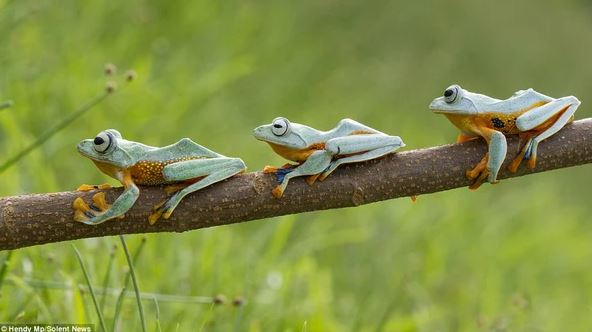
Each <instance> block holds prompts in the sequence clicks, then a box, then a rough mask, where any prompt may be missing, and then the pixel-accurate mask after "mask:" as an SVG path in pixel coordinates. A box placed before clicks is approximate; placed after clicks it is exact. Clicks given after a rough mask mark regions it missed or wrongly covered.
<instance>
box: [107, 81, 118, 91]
mask: <svg viewBox="0 0 592 332" xmlns="http://www.w3.org/2000/svg"><path fill="white" fill-rule="evenodd" d="M116 89H117V83H115V81H109V82H107V84H105V91H106V92H107V93H113V92H115V90H116Z"/></svg>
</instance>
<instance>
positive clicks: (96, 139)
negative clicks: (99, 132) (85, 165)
mask: <svg viewBox="0 0 592 332" xmlns="http://www.w3.org/2000/svg"><path fill="white" fill-rule="evenodd" d="M94 142H95V145H101V144H103V143H105V140H104V139H103V138H102V137H99V136H97V137H95V141H94Z"/></svg>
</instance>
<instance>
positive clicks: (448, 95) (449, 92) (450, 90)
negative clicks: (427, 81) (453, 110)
mask: <svg viewBox="0 0 592 332" xmlns="http://www.w3.org/2000/svg"><path fill="white" fill-rule="evenodd" d="M453 93H454V91H452V89H448V90H446V91H444V97H450V96H452V94H453Z"/></svg>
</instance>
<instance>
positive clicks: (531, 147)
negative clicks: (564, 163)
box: [510, 96, 580, 172]
mask: <svg viewBox="0 0 592 332" xmlns="http://www.w3.org/2000/svg"><path fill="white" fill-rule="evenodd" d="M578 106H580V101H579V100H578V99H577V98H576V97H574V96H569V97H563V98H559V99H555V100H553V101H551V102H549V103H547V104H544V105H543V106H540V107H537V108H534V109H532V110H530V111H528V112H526V113H524V114H522V115H521V116H519V117H518V119H516V126H517V127H518V129H519V130H520V131H522V132H525V131H534V136H532V138H530V139H529V141H528V142H527V144H526V146H525V147H524V149H523V150H522V151H520V154H519V155H518V156H517V157H516V159H514V161H513V162H512V164H511V165H510V171H512V172H515V171H516V170H517V169H518V166H519V165H520V162H521V161H522V159H525V160H528V167H529V168H530V169H533V168H534V167H535V166H536V156H537V148H538V144H539V143H540V142H541V141H543V140H544V139H546V138H548V137H550V136H551V135H553V134H555V133H556V132H558V131H559V130H561V128H563V127H564V126H565V125H566V124H567V123H568V122H570V121H571V119H572V117H573V114H574V113H575V111H576V110H577V108H578Z"/></svg>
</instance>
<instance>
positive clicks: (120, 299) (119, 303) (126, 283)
mask: <svg viewBox="0 0 592 332" xmlns="http://www.w3.org/2000/svg"><path fill="white" fill-rule="evenodd" d="M145 239H146V238H144V239H142V242H141V243H140V246H139V247H138V249H136V252H135V253H134V259H133V260H132V261H133V263H134V265H135V264H136V262H137V261H138V258H139V257H140V254H141V253H142V249H143V248H144V244H145V243H146V241H145ZM129 281H130V272H128V273H127V275H126V276H125V280H124V282H123V288H122V289H121V292H120V293H119V296H118V297H117V302H116V304H115V313H114V314H113V331H115V328H116V327H117V320H118V319H119V314H120V313H121V307H122V305H123V299H124V298H125V294H126V292H127V288H128V286H129Z"/></svg>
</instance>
